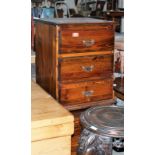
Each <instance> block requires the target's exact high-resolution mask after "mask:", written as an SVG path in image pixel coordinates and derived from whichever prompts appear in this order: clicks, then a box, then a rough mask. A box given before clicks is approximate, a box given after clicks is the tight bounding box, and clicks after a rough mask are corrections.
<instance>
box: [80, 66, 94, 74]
mask: <svg viewBox="0 0 155 155" xmlns="http://www.w3.org/2000/svg"><path fill="white" fill-rule="evenodd" d="M82 69H83V70H84V71H85V72H92V71H93V69H94V65H91V66H82Z"/></svg>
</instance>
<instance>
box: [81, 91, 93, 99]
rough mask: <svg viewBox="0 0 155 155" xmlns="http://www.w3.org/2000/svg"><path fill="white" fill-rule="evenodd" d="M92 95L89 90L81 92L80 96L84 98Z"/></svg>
mask: <svg viewBox="0 0 155 155" xmlns="http://www.w3.org/2000/svg"><path fill="white" fill-rule="evenodd" d="M93 93H94V91H93V90H89V91H83V92H82V94H83V95H84V96H86V97H89V96H92V94H93Z"/></svg>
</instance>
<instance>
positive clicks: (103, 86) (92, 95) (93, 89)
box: [59, 79, 113, 105]
mask: <svg viewBox="0 0 155 155" xmlns="http://www.w3.org/2000/svg"><path fill="white" fill-rule="evenodd" d="M112 81H113V80H112V79H105V80H98V81H87V82H80V83H70V84H61V85H60V92H59V93H60V94H59V97H60V98H59V100H60V103H62V104H63V103H64V104H66V103H67V104H72V105H73V104H75V103H81V104H83V103H84V102H91V101H92V102H93V101H100V100H103V99H111V98H112V92H113V88H112Z"/></svg>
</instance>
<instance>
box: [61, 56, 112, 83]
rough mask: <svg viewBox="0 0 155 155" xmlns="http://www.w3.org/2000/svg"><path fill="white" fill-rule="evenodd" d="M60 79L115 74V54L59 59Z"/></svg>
mask: <svg viewBox="0 0 155 155" xmlns="http://www.w3.org/2000/svg"><path fill="white" fill-rule="evenodd" d="M59 72H60V73H59V80H60V81H66V80H72V81H75V80H76V81H78V80H82V79H85V80H87V79H91V78H94V77H96V78H107V77H112V75H113V54H109V55H98V56H85V57H72V58H64V59H59Z"/></svg>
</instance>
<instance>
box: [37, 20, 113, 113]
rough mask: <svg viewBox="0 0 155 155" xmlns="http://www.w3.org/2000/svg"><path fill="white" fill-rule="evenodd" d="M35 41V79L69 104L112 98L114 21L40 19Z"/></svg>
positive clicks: (76, 105)
mask: <svg viewBox="0 0 155 155" xmlns="http://www.w3.org/2000/svg"><path fill="white" fill-rule="evenodd" d="M36 42H37V43H36V46H37V47H36V49H37V50H36V77H37V78H36V81H37V83H38V84H39V85H41V86H42V87H43V88H44V89H45V90H46V91H47V92H48V93H49V94H51V95H52V96H53V97H54V98H55V99H57V100H58V101H59V102H60V103H61V104H63V105H64V106H65V107H66V108H69V110H76V109H79V108H80V106H81V108H84V107H90V106H92V105H98V104H100V101H101V100H107V99H112V98H113V91H112V83H113V80H112V73H113V50H114V25H113V22H110V21H103V20H96V19H91V18H71V19H53V20H50V21H49V20H43V19H38V20H36ZM83 94H84V95H83ZM95 102H96V103H95Z"/></svg>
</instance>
